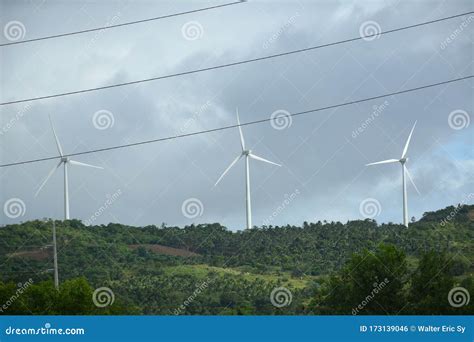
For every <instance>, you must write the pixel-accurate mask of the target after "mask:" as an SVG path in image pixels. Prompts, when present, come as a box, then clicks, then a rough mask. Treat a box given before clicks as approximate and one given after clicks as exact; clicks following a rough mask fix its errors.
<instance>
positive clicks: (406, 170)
mask: <svg viewBox="0 0 474 342" xmlns="http://www.w3.org/2000/svg"><path fill="white" fill-rule="evenodd" d="M405 172H406V174H407V176H408V179H409V180H410V183H411V184H412V185H413V187H414V188H415V190H416V192H417V193H418V195H421V194H420V191H419V190H418V188H417V187H416V184H415V182H414V181H413V178H411V175H410V172H409V171H408V168H407V167H406V166H405Z"/></svg>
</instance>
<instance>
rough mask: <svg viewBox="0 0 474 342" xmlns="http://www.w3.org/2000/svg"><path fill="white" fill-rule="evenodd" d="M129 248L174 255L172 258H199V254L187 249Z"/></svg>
mask: <svg viewBox="0 0 474 342" xmlns="http://www.w3.org/2000/svg"><path fill="white" fill-rule="evenodd" d="M128 247H129V248H131V249H133V250H135V249H138V248H140V247H141V248H145V249H146V250H147V251H150V252H153V253H158V254H165V255H172V256H182V257H196V256H199V254H197V253H194V252H191V251H188V250H185V249H181V248H173V247H168V246H163V245H158V244H142V245H128Z"/></svg>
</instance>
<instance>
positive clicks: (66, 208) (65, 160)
mask: <svg viewBox="0 0 474 342" xmlns="http://www.w3.org/2000/svg"><path fill="white" fill-rule="evenodd" d="M49 123H50V124H51V129H52V130H53V134H54V139H55V140H56V147H57V148H58V152H59V155H60V158H61V159H60V161H59V163H58V165H56V166H55V167H54V168H53V169H52V170H51V171H49V173H48V175H47V176H46V178H45V179H44V181H43V183H41V185H40V187H39V188H38V190H37V191H36V193H35V197H36V196H38V194H39V193H40V191H41V189H43V187H44V186H45V185H46V183H47V182H48V180H49V179H50V178H51V176H52V175H53V173H54V172H55V171H56V170H57V169H58V168H59V167H60V166H61V164H63V165H64V219H65V220H69V187H68V178H67V165H68V164H71V165H79V166H87V167H93V168H96V169H103V167H100V166H94V165H90V164H86V163H81V162H78V161H75V160H71V159H69V158H68V157H66V156H64V154H63V150H62V148H61V144H60V143H59V139H58V136H57V135H56V131H55V129H54V125H53V121H52V120H51V116H49Z"/></svg>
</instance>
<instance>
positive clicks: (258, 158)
mask: <svg viewBox="0 0 474 342" xmlns="http://www.w3.org/2000/svg"><path fill="white" fill-rule="evenodd" d="M249 157H250V158H252V159H255V160H260V161H263V162H265V163H268V164H273V165H276V166H281V165H280V164H277V163H274V162H272V161H269V160H267V159H265V158H262V157H259V156H256V155H255V154H252V153H250V154H249Z"/></svg>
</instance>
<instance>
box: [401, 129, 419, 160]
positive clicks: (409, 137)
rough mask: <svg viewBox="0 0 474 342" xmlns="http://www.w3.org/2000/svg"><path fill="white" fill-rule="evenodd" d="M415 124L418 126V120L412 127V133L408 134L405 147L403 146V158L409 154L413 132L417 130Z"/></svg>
mask: <svg viewBox="0 0 474 342" xmlns="http://www.w3.org/2000/svg"><path fill="white" fill-rule="evenodd" d="M415 126H416V121H415V123H414V124H413V127H412V128H411V131H410V135H409V136H408V139H407V142H406V143H405V147H404V148H403V153H402V158H405V157H406V155H407V151H408V145H410V140H411V136H412V134H413V131H414V130H415Z"/></svg>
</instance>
